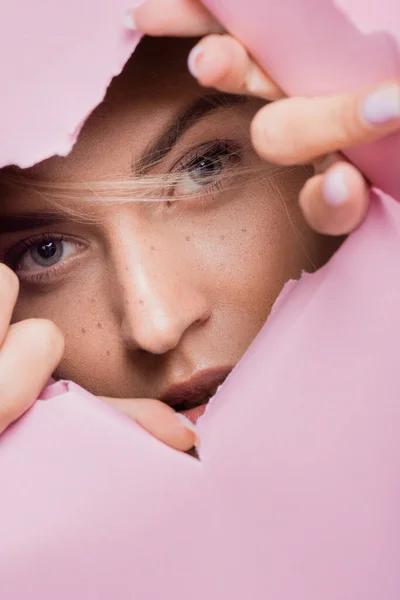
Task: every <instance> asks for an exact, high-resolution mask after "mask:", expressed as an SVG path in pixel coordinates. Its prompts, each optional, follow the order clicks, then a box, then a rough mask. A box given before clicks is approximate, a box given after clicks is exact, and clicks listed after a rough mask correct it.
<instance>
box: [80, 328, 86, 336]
mask: <svg viewBox="0 0 400 600" xmlns="http://www.w3.org/2000/svg"><path fill="white" fill-rule="evenodd" d="M81 332H82V333H83V335H85V333H86V329H85V328H84V327H82V329H81Z"/></svg>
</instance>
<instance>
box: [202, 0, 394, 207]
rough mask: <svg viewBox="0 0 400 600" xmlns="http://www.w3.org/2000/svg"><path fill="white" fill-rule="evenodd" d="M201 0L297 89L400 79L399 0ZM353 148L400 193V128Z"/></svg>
mask: <svg viewBox="0 0 400 600" xmlns="http://www.w3.org/2000/svg"><path fill="white" fill-rule="evenodd" d="M202 1H203V2H204V4H205V5H206V6H208V7H209V8H210V9H211V10H212V11H213V12H214V13H215V14H216V16H217V17H218V19H219V20H220V21H221V22H222V23H223V24H225V25H226V27H227V29H228V30H229V31H231V32H232V33H234V34H235V35H236V36H237V37H238V38H239V39H241V40H242V41H243V42H244V43H245V45H246V46H247V47H248V48H249V50H250V51H251V52H252V54H253V55H254V56H255V57H256V58H257V60H258V62H259V63H260V64H261V65H263V66H264V67H265V68H266V69H267V70H268V72H269V73H270V74H271V75H272V76H273V78H274V79H275V80H276V81H277V82H278V83H279V84H280V86H281V87H282V88H283V89H284V90H285V91H286V92H287V93H288V94H290V95H318V94H331V93H336V92H340V91H343V92H344V91H350V90H358V89H361V88H362V87H364V86H365V87H367V86H370V85H373V84H375V83H380V82H383V81H385V80H390V79H395V78H397V79H398V80H400V2H399V1H398V0H373V1H371V2H366V1H365V0H279V1H278V2H277V1H276V0H251V2H250V3H249V2H243V0H202ZM250 8H251V9H250ZM346 155H347V156H348V157H349V158H350V160H352V161H353V162H354V163H355V164H356V165H358V166H359V167H360V168H361V169H362V171H363V172H364V173H365V175H367V177H368V178H369V179H370V180H371V181H372V182H373V183H374V184H375V185H377V186H378V187H379V188H381V189H383V190H384V191H385V192H387V193H389V194H390V195H392V196H394V197H395V198H397V199H398V198H400V175H399V159H398V157H399V156H400V134H397V135H392V136H390V137H388V138H386V139H385V140H381V141H379V142H377V143H374V144H371V145H368V146H364V147H358V148H357V149H354V148H353V149H351V150H347V151H346Z"/></svg>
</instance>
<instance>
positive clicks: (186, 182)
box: [174, 142, 238, 196]
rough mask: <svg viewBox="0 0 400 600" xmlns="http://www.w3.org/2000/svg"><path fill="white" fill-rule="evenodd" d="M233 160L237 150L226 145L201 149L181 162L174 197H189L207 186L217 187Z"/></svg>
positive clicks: (216, 144)
mask: <svg viewBox="0 0 400 600" xmlns="http://www.w3.org/2000/svg"><path fill="white" fill-rule="evenodd" d="M235 159H236V160H237V159H238V149H237V147H233V148H232V147H231V146H229V145H228V144H227V143H223V142H218V143H214V144H213V145H211V146H210V145H209V146H208V147H206V148H204V147H203V149H200V150H199V151H197V153H196V155H195V156H194V157H193V156H192V157H189V159H187V160H186V161H183V163H182V162H181V167H180V171H179V179H178V181H177V183H176V185H175V189H174V192H175V195H177V196H186V195H187V196H190V195H191V194H195V193H196V192H198V191H200V190H202V189H204V188H206V187H208V186H218V185H219V184H220V183H221V179H222V176H223V174H224V172H225V170H226V169H227V167H228V166H230V165H232V163H233V162H234V161H235Z"/></svg>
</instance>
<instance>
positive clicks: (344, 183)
mask: <svg viewBox="0 0 400 600" xmlns="http://www.w3.org/2000/svg"><path fill="white" fill-rule="evenodd" d="M368 203H369V188H368V185H367V182H366V181H365V180H364V178H363V177H362V175H361V174H360V173H359V172H358V171H357V169H355V167H353V166H352V165H350V164H348V163H339V164H336V165H334V166H333V167H331V168H330V169H329V170H328V171H327V172H326V173H325V174H324V175H317V176H315V177H313V178H311V179H310V180H309V181H308V182H307V183H306V185H305V186H304V188H303V190H302V192H301V194H300V206H301V209H302V211H303V214H304V217H305V219H306V221H307V222H308V223H309V225H310V226H311V227H312V228H313V229H315V230H316V231H318V232H319V233H322V234H326V235H334V236H340V235H347V234H349V233H351V232H352V231H354V230H355V229H357V228H358V227H359V226H360V225H361V223H362V222H363V221H364V219H365V216H366V213H367V210H368Z"/></svg>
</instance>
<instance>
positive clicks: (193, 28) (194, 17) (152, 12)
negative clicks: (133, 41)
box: [127, 0, 223, 37]
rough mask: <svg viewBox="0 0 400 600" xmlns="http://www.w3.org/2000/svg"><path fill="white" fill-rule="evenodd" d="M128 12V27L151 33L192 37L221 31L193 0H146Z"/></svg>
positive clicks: (203, 9) (209, 15) (207, 12)
mask: <svg viewBox="0 0 400 600" xmlns="http://www.w3.org/2000/svg"><path fill="white" fill-rule="evenodd" d="M129 15H130V16H129V19H128V22H127V25H128V26H129V27H130V28H131V29H139V30H140V31H143V33H147V34H148V35H153V36H164V35H170V36H182V37H192V36H200V35H206V34H207V33H217V32H220V31H223V29H222V27H221V25H219V23H217V21H216V20H215V19H214V17H213V16H212V15H211V14H210V13H209V11H208V10H207V9H206V8H205V7H204V6H203V5H202V4H201V3H200V2H199V1H197V0H146V1H145V2H143V4H141V5H140V6H138V7H137V8H136V9H134V10H132V11H131V12H130V13H129ZM171 15H173V18H171Z"/></svg>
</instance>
